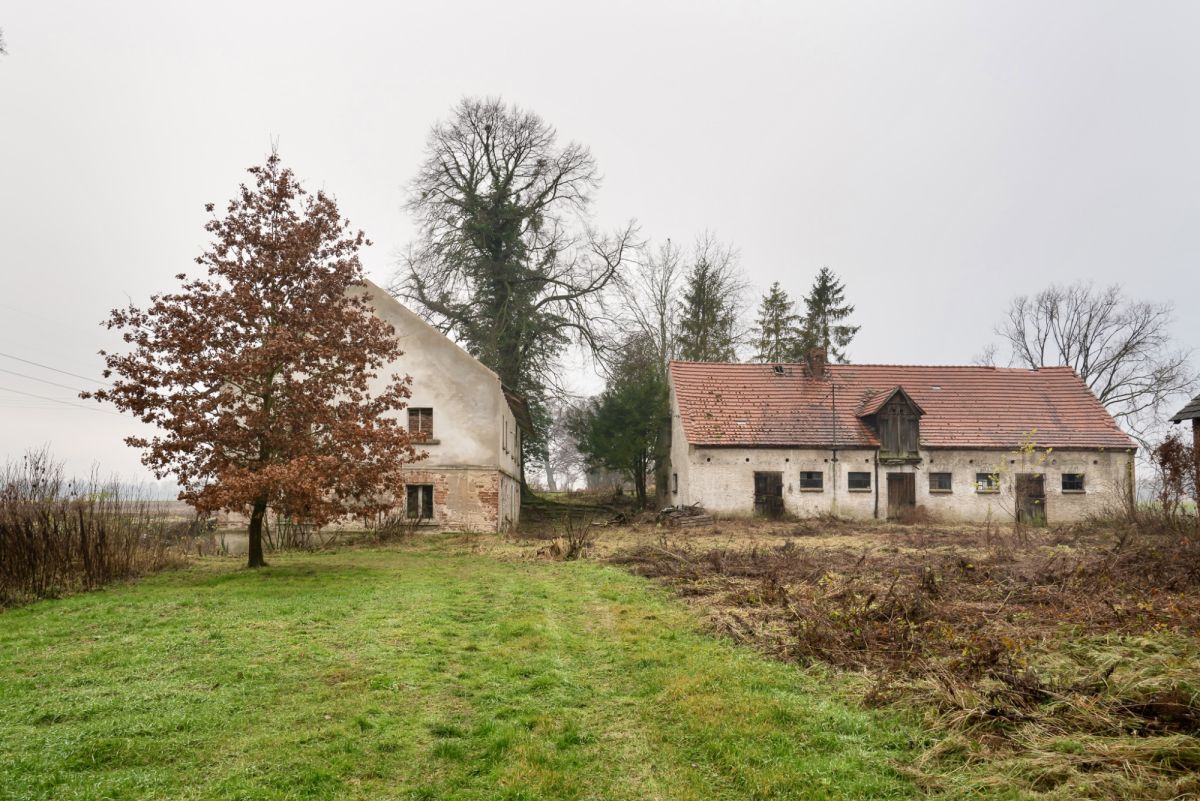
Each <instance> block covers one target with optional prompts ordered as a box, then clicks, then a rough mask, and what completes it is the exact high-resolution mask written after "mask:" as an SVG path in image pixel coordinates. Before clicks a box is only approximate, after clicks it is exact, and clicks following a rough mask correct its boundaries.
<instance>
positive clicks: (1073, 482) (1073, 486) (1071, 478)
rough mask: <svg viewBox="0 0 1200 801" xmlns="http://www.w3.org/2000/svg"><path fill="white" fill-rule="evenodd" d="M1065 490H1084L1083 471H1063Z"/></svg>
mask: <svg viewBox="0 0 1200 801" xmlns="http://www.w3.org/2000/svg"><path fill="white" fill-rule="evenodd" d="M1062 491H1063V492H1083V491H1084V488H1083V473H1063V474H1062Z"/></svg>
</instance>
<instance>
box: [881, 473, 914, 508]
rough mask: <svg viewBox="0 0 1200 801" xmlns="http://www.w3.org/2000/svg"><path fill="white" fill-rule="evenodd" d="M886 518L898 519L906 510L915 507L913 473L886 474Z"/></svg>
mask: <svg viewBox="0 0 1200 801" xmlns="http://www.w3.org/2000/svg"><path fill="white" fill-rule="evenodd" d="M887 488H888V517H900V516H901V515H902V514H903V513H904V511H905V510H906V509H912V508H913V507H914V506H916V505H917V476H916V474H915V473H888V477H887Z"/></svg>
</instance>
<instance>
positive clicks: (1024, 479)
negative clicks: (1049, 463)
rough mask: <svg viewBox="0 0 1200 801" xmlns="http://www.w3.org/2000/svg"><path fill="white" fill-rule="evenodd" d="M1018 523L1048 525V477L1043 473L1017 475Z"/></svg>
mask: <svg viewBox="0 0 1200 801" xmlns="http://www.w3.org/2000/svg"><path fill="white" fill-rule="evenodd" d="M1016 489H1017V522H1020V523H1027V524H1029V525H1031V526H1044V525H1046V477H1045V476H1043V475H1042V474H1041V473H1018V474H1017V487H1016Z"/></svg>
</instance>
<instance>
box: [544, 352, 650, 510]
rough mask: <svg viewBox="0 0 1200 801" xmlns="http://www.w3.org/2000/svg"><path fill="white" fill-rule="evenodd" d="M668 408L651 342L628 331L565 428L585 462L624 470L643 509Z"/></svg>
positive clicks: (595, 465) (594, 465)
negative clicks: (599, 388) (602, 378)
mask: <svg viewBox="0 0 1200 801" xmlns="http://www.w3.org/2000/svg"><path fill="white" fill-rule="evenodd" d="M668 414H669V409H668V406H667V383H666V380H665V379H664V377H663V375H662V372H661V371H660V370H659V365H658V352H657V349H656V347H655V343H654V341H653V339H651V338H650V337H647V336H645V335H644V334H633V335H631V336H630V337H628V338H627V339H626V340H625V342H624V343H623V345H622V348H621V352H620V354H619V356H618V359H617V362H616V364H615V365H614V367H613V373H612V376H611V377H610V378H609V381H608V385H607V386H606V387H605V388H604V392H602V393H601V394H600V396H599V397H597V398H593V399H592V400H591V401H590V402H589V403H588V404H587V406H586V407H585V408H584V409H583V410H581V412H580V413H578V414H574V415H570V416H569V417H568V420H567V429H568V430H569V431H570V432H571V434H572V435H574V436H575V439H576V442H577V444H578V448H579V452H580V453H582V454H583V455H584V456H585V457H586V458H587V460H588V463H589V464H590V465H591V466H593V467H605V468H608V469H609V470H619V471H621V472H623V473H625V474H626V475H628V476H629V478H630V479H631V480H632V481H633V486H634V491H635V493H636V495H637V501H638V506H639V507H640V508H643V509H644V508H646V483H647V482H646V477H647V475H648V474H649V472H650V469H651V467H652V466H654V464H655V461H656V459H657V458H659V457H658V456H657V454H658V453H660V452H661V449H660V448H659V438H660V436H661V435H662V426H661V420H662V419H663V418H664V417H665V416H666V415H668Z"/></svg>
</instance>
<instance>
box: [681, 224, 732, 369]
mask: <svg viewBox="0 0 1200 801" xmlns="http://www.w3.org/2000/svg"><path fill="white" fill-rule="evenodd" d="M742 288H743V285H742V283H741V282H740V281H739V279H738V275H737V273H736V263H735V258H734V256H733V254H732V253H731V252H730V251H728V250H722V249H720V248H719V247H716V246H715V245H714V244H712V243H711V240H705V241H703V242H702V243H701V244H700V246H698V248H697V253H696V261H695V264H694V265H693V266H692V269H691V271H690V272H689V273H688V276H687V281H686V286H685V287H684V292H683V302H682V304H681V308H680V312H679V340H678V345H679V358H681V359H683V360H684V361H690V362H731V361H736V360H737V351H736V346H737V330H736V329H737V317H738V301H739V297H740V295H741V292H742Z"/></svg>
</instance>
